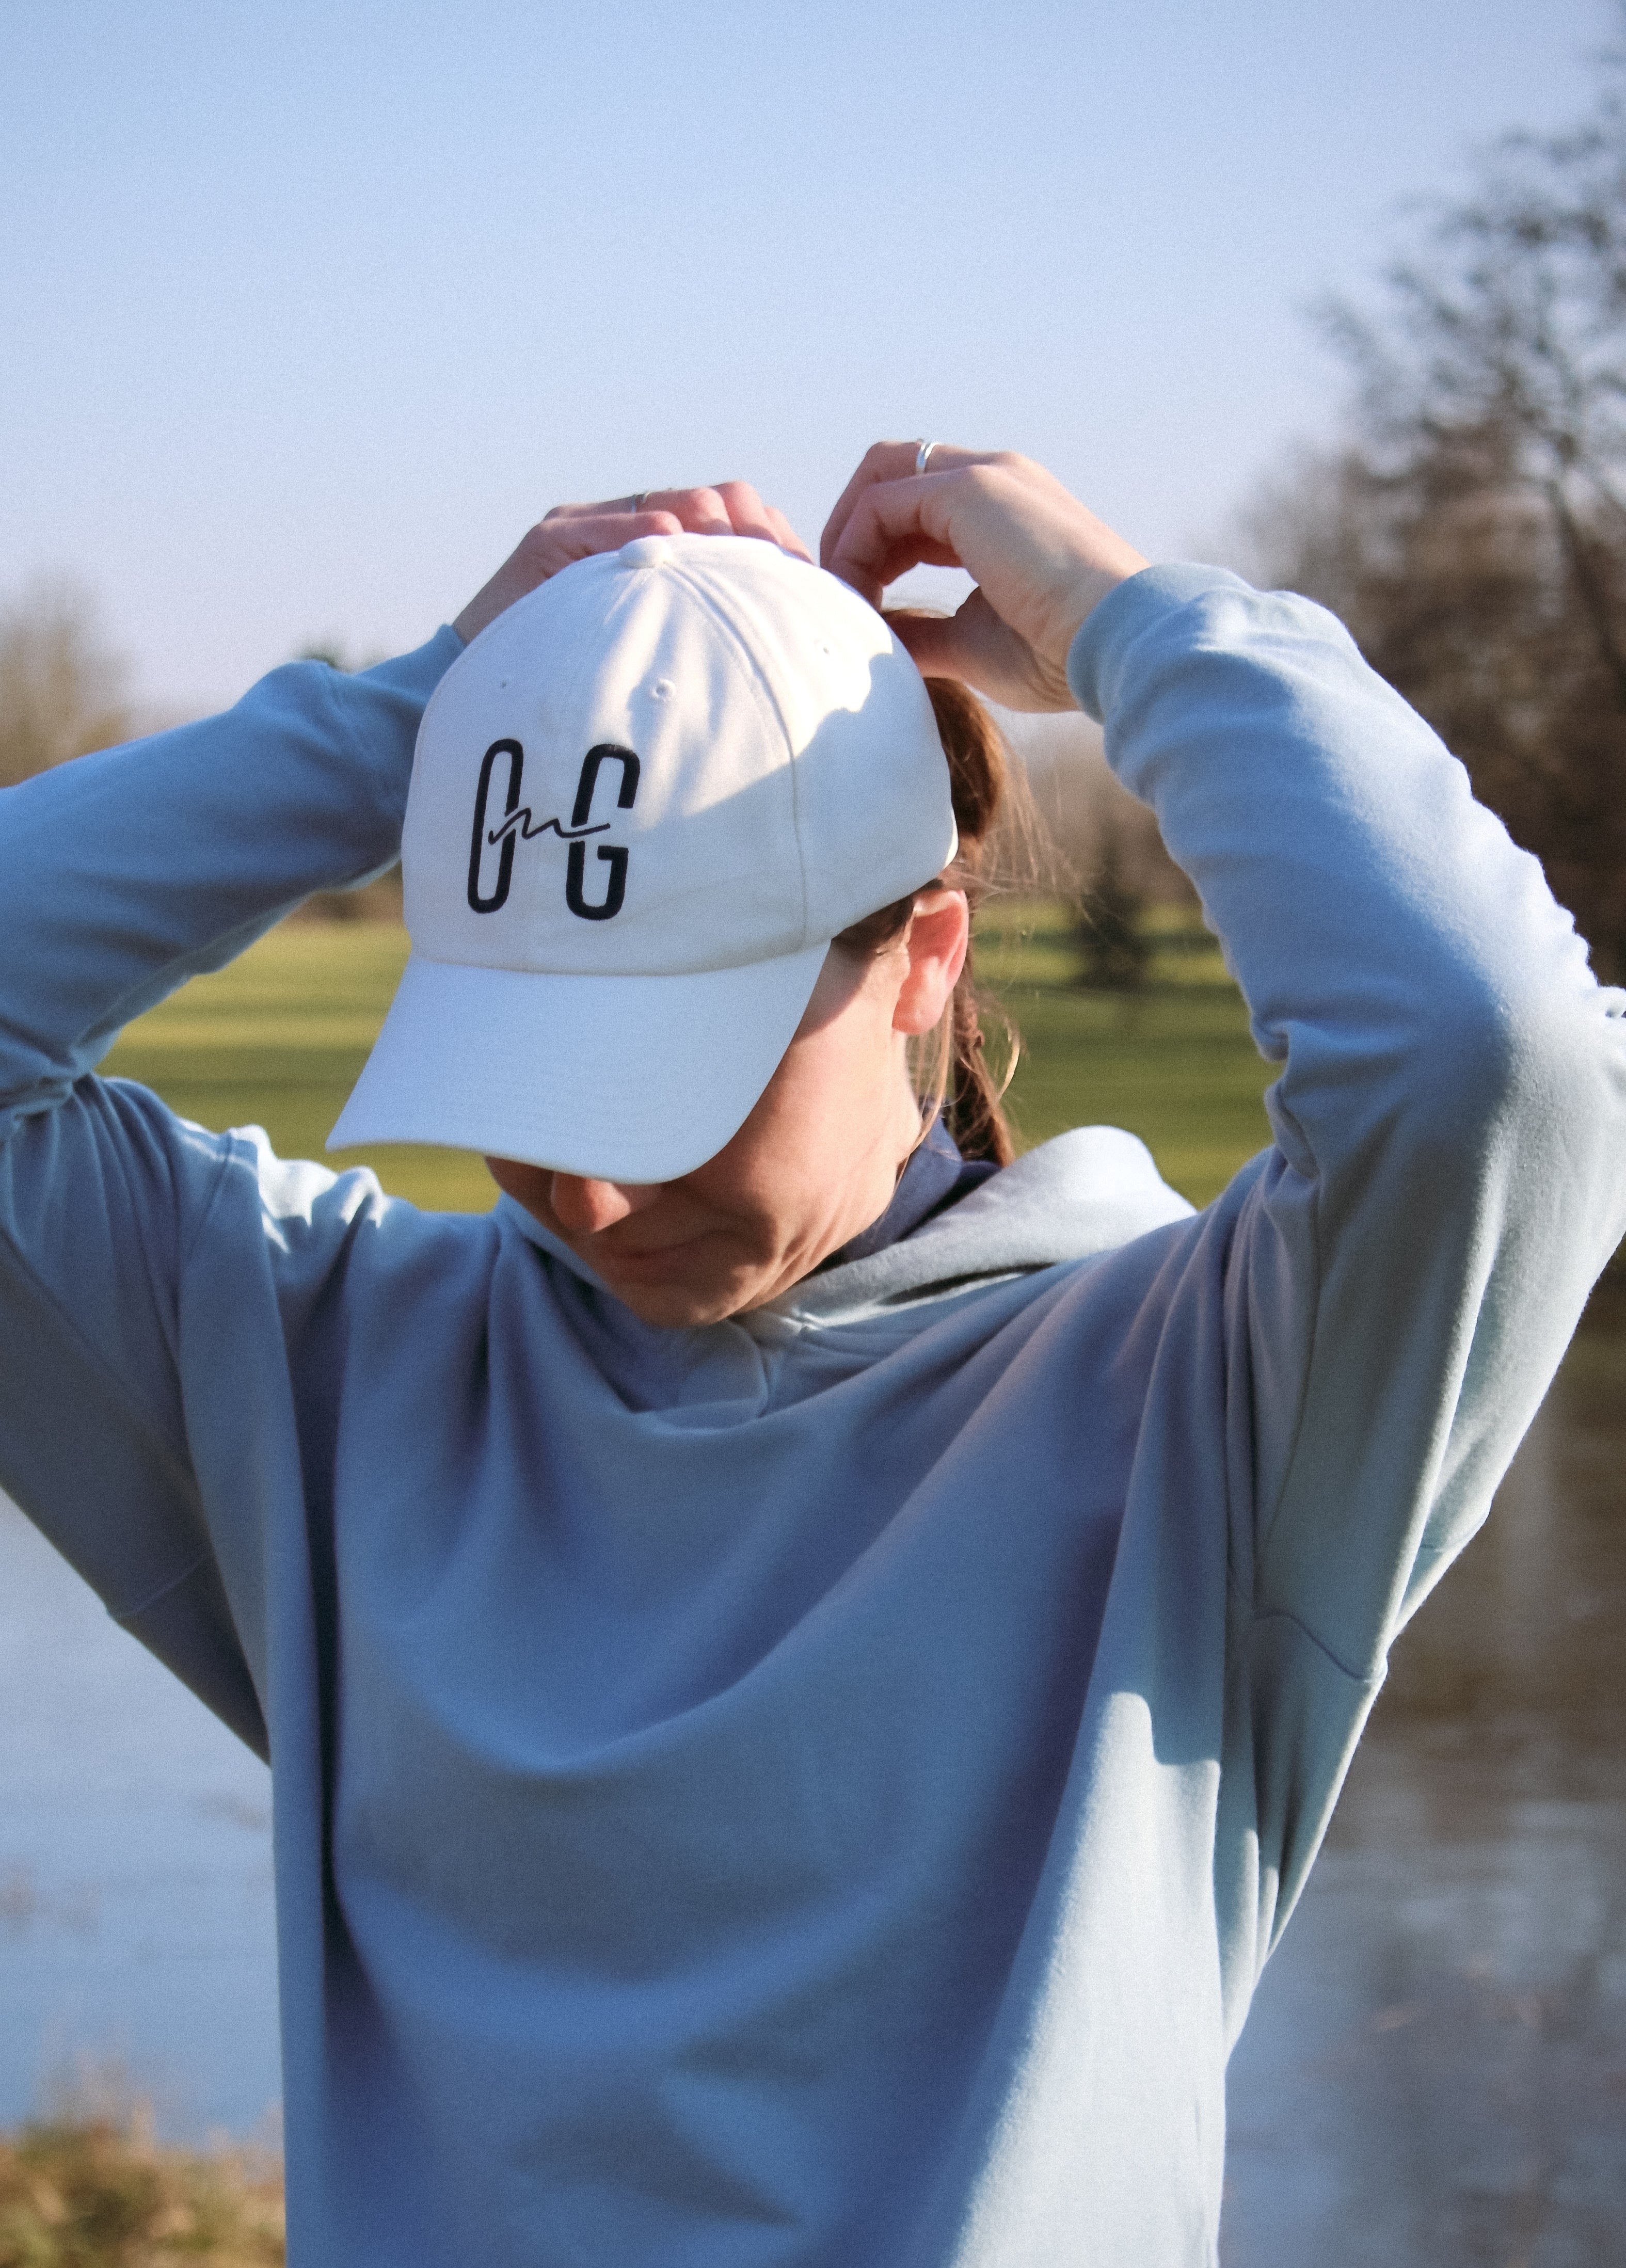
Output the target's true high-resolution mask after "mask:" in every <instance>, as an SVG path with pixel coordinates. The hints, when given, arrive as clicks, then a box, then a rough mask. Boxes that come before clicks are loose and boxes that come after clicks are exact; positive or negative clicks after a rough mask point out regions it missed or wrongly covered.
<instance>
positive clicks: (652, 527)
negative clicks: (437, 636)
mask: <svg viewBox="0 0 1626 2268" xmlns="http://www.w3.org/2000/svg"><path fill="white" fill-rule="evenodd" d="M682 534H690V535H756V536H761V538H762V540H763V541H765V542H768V543H776V544H777V545H778V546H779V548H780V549H781V550H782V551H789V552H792V553H793V554H794V555H795V556H796V557H797V558H798V559H807V558H810V557H811V556H812V554H811V553H810V552H809V551H808V549H807V546H806V544H805V543H804V542H803V541H802V540H801V538H800V536H799V535H798V534H797V533H796V531H795V529H794V528H793V527H791V523H790V522H789V520H787V519H786V518H785V517H784V513H783V512H776V511H775V509H774V507H773V506H772V504H764V503H763V502H762V499H761V497H760V496H758V494H757V492H756V490H754V488H751V487H750V486H748V485H747V482H744V481H720V482H718V483H717V486H716V487H715V488H710V489H656V490H651V491H649V492H647V493H646V494H644V495H643V496H629V497H615V498H614V499H613V500H612V501H611V502H610V503H608V504H555V506H554V508H553V510H552V511H551V512H548V515H547V516H546V518H545V519H540V520H538V522H537V524H536V526H535V527H533V529H532V530H531V532H530V534H528V535H526V536H525V537H523V538H522V539H521V541H520V542H519V548H518V549H516V550H515V551H513V552H512V553H511V555H510V556H509V557H508V558H506V559H505V560H504V562H503V564H502V565H501V566H500V567H499V568H498V569H497V572H496V574H495V575H493V577H492V578H491V580H490V581H489V583H488V584H487V585H486V586H485V588H484V589H483V590H482V591H480V592H477V593H475V596H474V597H473V598H472V599H471V600H469V602H468V604H467V606H466V607H465V608H464V609H463V611H462V613H461V614H460V615H459V616H458V617H457V619H456V621H455V622H453V623H452V629H453V630H455V631H456V632H457V634H458V636H459V637H460V638H461V639H462V641H463V643H464V644H465V645H467V643H468V641H469V639H470V638H472V637H478V636H479V634H480V632H481V631H482V630H484V629H485V627H486V625H487V623H488V622H495V621H496V620H497V616H498V615H500V614H503V613H504V612H505V611H506V610H507V608H510V607H511V606H512V605H513V603H514V601H515V600H516V599H523V598H524V597H525V595H526V593H527V592H528V591H533V590H535V588H536V586H537V585H538V584H539V583H545V582H546V581H547V580H548V577H549V576H550V575H556V574H557V573H558V572H559V571H560V569H561V568H562V567H570V566H573V565H574V564H575V563H576V562H577V560H578V559H590V558H592V556H593V554H594V553H595V552H599V551H619V550H620V549H621V548H622V544H623V543H631V542H632V541H634V540H635V539H636V537H638V536H640V535H682Z"/></svg>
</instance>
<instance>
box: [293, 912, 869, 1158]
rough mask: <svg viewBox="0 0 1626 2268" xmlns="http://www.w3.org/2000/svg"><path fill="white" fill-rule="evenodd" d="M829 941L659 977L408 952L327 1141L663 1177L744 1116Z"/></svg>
mask: <svg viewBox="0 0 1626 2268" xmlns="http://www.w3.org/2000/svg"><path fill="white" fill-rule="evenodd" d="M827 952H828V946H824V945H816V946H809V947H808V948H807V949H806V951H805V952H802V953H795V954H787V955H786V956H784V958H783V959H781V960H776V961H756V962H754V963H752V964H751V965H750V966H748V967H747V968H717V969H706V970H703V971H702V972H700V973H698V974H695V975H686V976H553V975H539V974H533V973H532V972H531V971H529V970H526V969H514V968H469V967H465V966H463V965H462V964H460V963H458V962H453V961H430V960H429V959H427V958H426V957H425V956H424V955H423V954H418V953H416V952H415V953H414V954H412V955H411V956H410V958H409V959H408V962H407V966H406V968H405V970H404V971H403V972H402V975H401V984H400V987H399V989H398V990H397V991H396V994H395V998H394V1000H393V1001H392V1002H391V1004H390V1010H389V1013H388V1015H387V1016H386V1018H385V1020H384V1026H383V1029H382V1030H381V1031H380V1032H379V1037H378V1042H377V1044H376V1045H375V1046H374V1048H373V1050H372V1055H371V1056H370V1057H368V1059H367V1063H366V1065H365V1068H364V1070H363V1071H362V1075H361V1077H360V1079H358V1080H357V1083H356V1086H355V1088H354V1090H353V1091H352V1093H351V1095H350V1099H349V1101H348V1102H347V1103H346V1104H345V1106H344V1108H343V1110H342V1112H341V1113H340V1115H339V1121H338V1123H337V1124H336V1125H335V1128H334V1130H333V1132H332V1133H331V1134H330V1135H329V1136H328V1138H327V1147H328V1149H330V1150H339V1149H344V1148H347V1147H349V1146H350V1145H354V1144H357V1143H362V1142H366V1143H375V1142H378V1143H381V1142H427V1143H436V1144H439V1145H443V1146H444V1147H445V1148H448V1149H453V1150H476V1151H478V1152H480V1153H481V1155H482V1156H483V1157H489V1158H517V1159H519V1160H523V1161H524V1162H525V1163H526V1164H528V1165H534V1166H548V1167H554V1168H555V1170H556V1171H558V1172H561V1173H567V1174H584V1175H592V1176H593V1177H594V1178H595V1179H600V1180H604V1181H612V1182H670V1181H675V1180H676V1179H677V1178H678V1176H679V1175H681V1174H690V1173H693V1172H694V1170H695V1167H697V1166H703V1164H704V1163H705V1161H706V1160H707V1159H708V1158H713V1157H715V1156H716V1155H717V1152H718V1151H719V1150H720V1149H722V1148H723V1146H724V1145H725V1143H727V1142H728V1141H730V1140H731V1139H732V1137H733V1136H734V1135H735V1134H737V1133H738V1132H739V1129H740V1127H741V1126H742V1125H743V1124H744V1123H745V1121H746V1119H747V1117H748V1116H749V1115H750V1112H751V1109H752V1107H753V1106H754V1103H755V1102H756V1101H757V1099H758V1097H759V1096H760V1095H761V1093H762V1090H763V1088H764V1087H765V1086H767V1085H768V1082H769V1079H771V1078H772V1077H773V1075H774V1072H775V1071H776V1068H777V1066H778V1064H779V1062H780V1060H781V1058H782V1057H783V1056H784V1051H785V1049H787V1048H788V1047H789V1046H790V1044H791V1039H792V1038H793V1036H794V1035H795V1032H796V1027H797V1026H798V1023H799V1022H800V1021H801V1019H802V1013H803V1011H804V1010H805V1009H806V1005H807V1003H808V1000H809V998H811V996H812V993H813V986H814V984H815V983H816V982H817V981H818V976H819V971H820V968H822V967H823V966H824V961H825V955H826V953H827Z"/></svg>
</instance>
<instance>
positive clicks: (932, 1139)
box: [814, 1118, 999, 1274]
mask: <svg viewBox="0 0 1626 2268" xmlns="http://www.w3.org/2000/svg"><path fill="white" fill-rule="evenodd" d="M998 1171H999V1168H998V1167H997V1166H996V1165H994V1164H992V1163H991V1162H990V1161H988V1160H981V1159H979V1160H974V1161H971V1162H968V1160H966V1159H964V1158H962V1157H961V1156H960V1150H959V1146H958V1145H957V1144H956V1142H955V1140H954V1138H953V1135H952V1134H951V1133H950V1132H949V1130H948V1129H947V1127H946V1126H945V1125H944V1123H943V1121H942V1120H941V1118H934V1119H933V1120H932V1122H931V1126H930V1128H929V1129H928V1130H927V1133H926V1136H925V1138H924V1140H923V1142H922V1143H921V1144H920V1146H919V1148H918V1149H916V1150H914V1151H912V1152H910V1154H909V1159H908V1160H907V1162H906V1163H905V1165H904V1168H903V1171H902V1172H901V1174H900V1175H899V1176H898V1186H897V1188H896V1189H894V1191H893V1193H892V1203H891V1204H889V1205H888V1206H887V1210H886V1211H885V1212H884V1213H882V1215H881V1217H880V1219H879V1220H876V1221H872V1222H871V1224H870V1226H869V1227H868V1228H866V1229H865V1230H863V1231H862V1232H861V1233H859V1234H858V1235H857V1236H855V1237H852V1238H851V1239H850V1241H848V1242H847V1243H845V1244H843V1245H842V1246H841V1248H839V1250H837V1251H835V1252H832V1253H831V1255H830V1256H829V1257H828V1260H823V1261H821V1262H820V1264H819V1267H818V1269H816V1270H814V1273H815V1274H821V1273H822V1272H823V1270H825V1269H827V1268H840V1267H842V1266H843V1265H844V1264H845V1263H847V1262H848V1261H849V1260H867V1259H868V1258H869V1257H870V1255H871V1254H872V1253H873V1252H884V1251H885V1250H886V1248H887V1246H888V1245H889V1244H901V1242H902V1241H903V1239H904V1238H905V1237H906V1236H910V1235H912V1234H913V1233H914V1232H915V1231H916V1229H917V1228H919V1227H921V1226H923V1224H924V1223H925V1222H927V1221H929V1220H934V1219H936V1218H937V1216H938V1213H940V1212H946V1211H947V1210H948V1208H949V1207H950V1205H952V1204H958V1203H959V1202H960V1198H961V1197H967V1196H968V1195H969V1194H970V1192H971V1191H972V1190H973V1189H976V1188H977V1187H978V1186H979V1185H980V1184H981V1183H982V1182H985V1181H986V1180H987V1179H988V1177H989V1175H990V1174H997V1172H998Z"/></svg>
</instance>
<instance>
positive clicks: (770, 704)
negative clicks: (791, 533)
mask: <svg viewBox="0 0 1626 2268" xmlns="http://www.w3.org/2000/svg"><path fill="white" fill-rule="evenodd" d="M662 567H663V568H664V570H665V571H666V573H667V574H669V575H670V576H671V577H672V578H673V581H674V582H680V583H681V584H682V585H683V586H684V588H685V589H686V590H687V591H688V593H690V594H691V596H692V597H693V598H695V600H697V601H698V602H699V604H700V605H701V606H702V607H703V608H704V609H705V611H706V614H707V615H708V616H709V618H710V620H711V621H712V622H715V623H716V625H717V629H718V630H721V631H722V633H723V635H724V637H725V640H726V642H727V644H728V646H729V649H730V651H731V652H732V654H733V657H734V659H735V664H736V666H737V667H738V666H739V664H740V663H741V662H743V663H744V665H745V666H744V667H743V669H741V670H740V673H739V674H740V675H741V676H742V677H743V678H744V680H745V682H746V684H747V686H748V688H749V689H750V692H751V696H752V699H753V700H754V703H756V705H757V707H758V708H759V709H763V708H766V710H767V711H768V712H769V718H770V721H771V722H772V723H773V724H774V725H776V727H777V728H778V732H779V736H780V739H781V740H782V741H783V743H784V754H785V760H786V762H785V768H786V770H788V771H789V773H790V775H791V832H792V834H793V835H794V836H795V838H796V871H797V874H798V879H799V881H800V885H801V893H802V923H801V941H800V943H799V944H798V945H797V946H794V947H793V948H792V950H793V951H795V952H798V953H803V952H806V949H807V945H808V936H807V932H808V928H809V925H810V924H811V922H812V918H813V917H812V912H811V898H810V892H809V889H808V884H807V858H806V852H805V851H804V850H803V847H802V807H801V794H800V783H799V782H798V778H797V776H796V751H795V749H794V748H793V747H792V746H791V728H790V725H789V723H788V722H787V720H786V718H785V714H784V709H783V707H782V706H781V704H780V702H779V697H778V696H777V694H776V692H775V691H774V688H773V684H772V681H771V680H770V679H769V676H768V674H767V672H766V671H765V670H764V669H763V668H762V667H761V664H760V663H759V662H758V660H757V659H756V657H755V655H754V653H753V652H752V651H751V648H750V646H749V645H748V644H747V642H746V640H745V638H744V637H743V636H742V634H741V633H740V631H739V629H738V628H737V627H736V625H735V624H734V623H733V622H731V621H730V620H729V617H728V615H727V614H726V613H725V611H724V609H723V608H722V607H721V606H719V605H718V603H717V600H716V599H715V598H714V597H713V595H712V593H710V591H708V590H707V588H706V586H705V585H704V584H703V582H701V581H700V580H699V578H697V577H695V576H694V575H692V574H690V573H689V572H688V570H687V569H686V568H684V567H682V566H681V565H677V564H674V563H672V562H670V561H663V562H662Z"/></svg>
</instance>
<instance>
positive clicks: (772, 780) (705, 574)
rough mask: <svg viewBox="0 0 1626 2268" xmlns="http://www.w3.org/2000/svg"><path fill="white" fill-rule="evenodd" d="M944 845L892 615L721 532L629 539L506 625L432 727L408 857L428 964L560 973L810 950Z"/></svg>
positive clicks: (912, 671)
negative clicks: (884, 618)
mask: <svg viewBox="0 0 1626 2268" xmlns="http://www.w3.org/2000/svg"><path fill="white" fill-rule="evenodd" d="M954 850H955V832H954V820H953V806H952V803H951V800H950V794H949V779H948V767H947V763H946V761H945V757H944V755H943V750H942V745H941V742H940V741H939V740H938V733H937V727H936V723H935V720H934V718H933V716H932V712H931V702H930V701H929V700H928V698H927V696H926V692H925V688H924V687H923V684H922V682H921V680H920V676H919V674H918V673H917V671H916V668H915V666H914V664H913V662H912V661H911V660H910V659H909V656H908V655H907V653H905V652H904V651H903V649H902V647H901V645H899V644H898V643H897V641H896V639H895V638H894V637H893V636H892V633H891V632H890V631H889V630H888V629H887V626H886V624H885V622H883V621H882V620H881V617H880V616H879V615H878V614H877V613H876V612H875V611H874V609H873V608H870V607H868V606H866V605H865V602H864V601H863V600H861V599H859V598H858V597H857V594H856V593H853V592H852V591H850V590H849V589H848V588H847V586H846V585H844V584H842V583H839V582H837V581H836V580H835V578H834V577H833V576H830V575H826V574H824V573H823V572H821V571H820V570H819V569H818V568H816V567H811V566H808V565H806V563H804V562H802V561H800V560H797V559H792V558H791V557H790V556H788V555H787V554H785V553H784V552H782V551H780V550H778V549H776V547H775V546H773V545H772V544H769V543H766V542H761V541H755V540H754V539H749V538H743V537H729V536H671V537H668V536H646V537H644V538H642V539H640V540H639V541H636V542H634V543H629V544H628V545H626V546H625V547H624V548H623V549H622V550H621V551H619V552H613V553H605V554H603V555H601V556H598V557H595V558H592V559H585V560H582V561H580V562H578V563H577V564H576V565H575V566H573V567H570V568H567V569H566V570H565V571H563V573H562V574H559V575H556V576H555V577H553V578H552V579H551V580H550V581H548V582H547V583H544V584H543V585H541V588H540V589H539V590H536V591H534V592H533V593H531V594H530V596H529V597H527V598H526V599H522V600H520V601H519V604H518V605H516V606H513V607H511V608H509V609H508V610H507V612H506V613H504V614H503V615H499V616H498V618H497V621H496V622H493V623H492V624H491V625H490V627H489V629H487V630H484V631H482V633H481V635H480V636H479V637H477V638H475V641H474V642H473V644H471V645H470V646H469V648H468V650H467V652H466V653H464V654H463V655H461V656H460V658H459V659H458V660H457V661H456V662H454V663H453V665H452V668H451V669H450V670H449V671H448V672H447V674H446V675H445V678H444V679H443V680H442V681H441V683H440V685H439V687H438V689H437V691H436V693H435V695H434V697H433V699H432V700H431V701H430V704H429V707H428V709H427V710H426V711H425V712H424V716H423V724H422V725H421V727H420V729H419V733H418V741H417V753H416V759H415V762H414V766H413V775H412V785H411V790H410V793H409V795H408V803H407V816H406V822H405V827H404V829H403V833H402V840H401V859H402V865H403V869H404V874H405V886H406V916H407V925H408V929H409V930H410V932H411V933H412V939H413V944H414V946H415V948H416V950H417V951H418V952H419V953H420V954H427V955H428V956H430V958H431V959H433V960H437V961H449V962H455V963H463V964H466V965H469V966H474V967H479V968H512V969H526V970H533V971H537V972H549V973H554V974H557V975H561V976H567V975H582V976H608V975H624V976H637V975H672V974H676V973H680V972H683V971H699V970H703V969H717V968H743V967H745V966H747V965H749V964H750V963H752V962H755V961H767V960H774V959H777V958H779V957H780V956H782V955H785V954H794V953H798V952H801V951H803V950H805V949H806V948H807V947H809V946H813V945H816V944H819V943H821V942H823V941H824V940H826V939H829V938H832V937H834V936H835V934H836V933H837V932H838V931H840V930H842V929H845V928H846V927H847V925H848V924H849V923H850V922H854V921H857V920H858V919H859V918H860V917H862V916H863V915H865V914H867V913H871V912H872V911H873V910H874V909H875V908H876V907H878V906H882V905H887V904H889V903H891V902H892V901H893V900H894V899H896V898H900V897H902V896H903V895H906V893H907V892H909V890H911V889H915V888H916V887H919V886H920V885H921V884H922V883H923V882H927V881H930V880H931V878H932V877H933V875H935V874H936V873H938V872H939V871H940V870H941V868H942V867H943V866H944V865H946V863H947V862H948V860H949V859H950V858H953V854H954Z"/></svg>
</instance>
